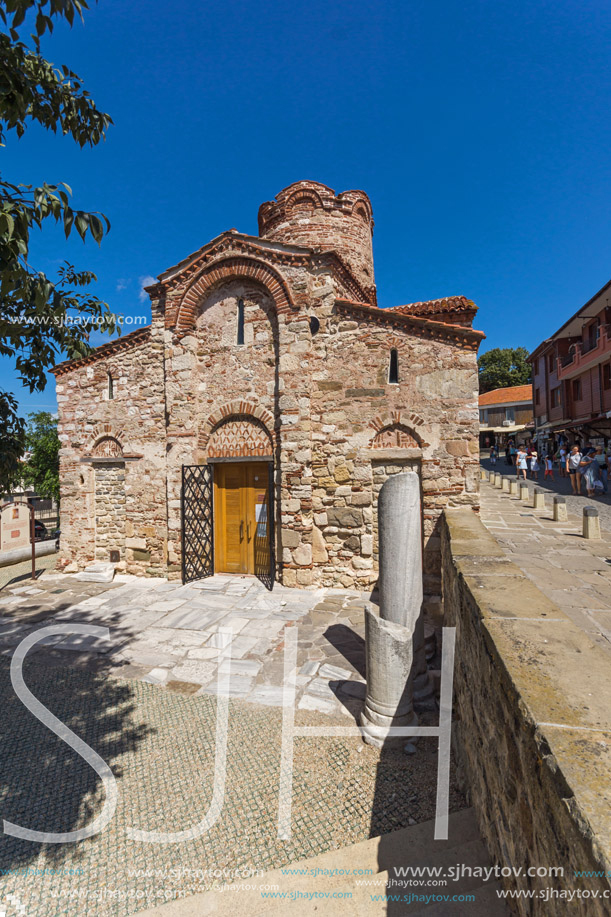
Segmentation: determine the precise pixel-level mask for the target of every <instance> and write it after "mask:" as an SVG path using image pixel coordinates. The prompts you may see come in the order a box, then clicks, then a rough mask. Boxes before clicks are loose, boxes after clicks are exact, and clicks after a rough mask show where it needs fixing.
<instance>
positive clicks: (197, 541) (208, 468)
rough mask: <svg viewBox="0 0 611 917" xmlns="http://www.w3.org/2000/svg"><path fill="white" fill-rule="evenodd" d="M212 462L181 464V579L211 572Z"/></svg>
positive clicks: (202, 575) (190, 580) (186, 581)
mask: <svg viewBox="0 0 611 917" xmlns="http://www.w3.org/2000/svg"><path fill="white" fill-rule="evenodd" d="M213 467H214V466H213V465H183V466H182V491H181V504H182V507H181V508H182V581H183V583H190V582H192V581H193V580H196V579H203V578H204V577H205V576H212V574H213V573H214V537H213V531H214V526H213V517H212V481H213V475H212V469H213Z"/></svg>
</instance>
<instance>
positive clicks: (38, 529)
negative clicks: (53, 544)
mask: <svg viewBox="0 0 611 917" xmlns="http://www.w3.org/2000/svg"><path fill="white" fill-rule="evenodd" d="M47 535H48V532H47V527H46V525H45V524H44V522H39V521H38V519H35V520H34V541H42V540H43V538H46V537H47Z"/></svg>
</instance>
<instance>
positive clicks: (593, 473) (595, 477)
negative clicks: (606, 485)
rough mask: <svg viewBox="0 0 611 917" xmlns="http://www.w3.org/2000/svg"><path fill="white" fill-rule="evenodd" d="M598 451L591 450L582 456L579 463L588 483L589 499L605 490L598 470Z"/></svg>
mask: <svg viewBox="0 0 611 917" xmlns="http://www.w3.org/2000/svg"><path fill="white" fill-rule="evenodd" d="M599 449H600V446H599ZM597 451H598V450H592V449H590V450H589V451H588V452H587V453H586V454H585V455H582V457H581V461H580V463H579V470H580V472H581V474H582V475H583V477H584V479H585V482H586V490H587V491H588V497H594V496H595V495H596V491H597V490H600V491H602V489H603V485H602V481H601V480H600V472H599V470H598V462H597V460H596V454H597Z"/></svg>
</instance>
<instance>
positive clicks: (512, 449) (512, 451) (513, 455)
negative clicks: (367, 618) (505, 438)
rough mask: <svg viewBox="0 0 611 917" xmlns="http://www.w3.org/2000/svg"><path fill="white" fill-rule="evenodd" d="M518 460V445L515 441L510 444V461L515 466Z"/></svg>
mask: <svg viewBox="0 0 611 917" xmlns="http://www.w3.org/2000/svg"><path fill="white" fill-rule="evenodd" d="M515 460H516V444H515V443H514V441H513V440H511V442H510V443H509V461H510V463H511V464H512V465H513V464H514V462H515Z"/></svg>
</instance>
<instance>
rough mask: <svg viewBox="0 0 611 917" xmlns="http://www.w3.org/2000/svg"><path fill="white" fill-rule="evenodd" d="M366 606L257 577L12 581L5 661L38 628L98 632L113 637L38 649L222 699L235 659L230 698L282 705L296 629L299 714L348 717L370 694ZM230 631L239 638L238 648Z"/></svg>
mask: <svg viewBox="0 0 611 917" xmlns="http://www.w3.org/2000/svg"><path fill="white" fill-rule="evenodd" d="M366 600H367V599H366V598H365V597H364V596H362V595H361V594H359V593H357V592H345V591H340V590H335V589H318V590H315V591H307V590H304V589H289V588H284V587H282V586H275V588H274V590H273V592H271V593H270V592H268V591H267V590H266V589H265V587H264V585H263V584H262V583H260V582H259V580H257V579H255V578H254V577H240V576H221V575H216V576H213V577H210V578H209V579H205V580H200V581H198V582H196V583H191V584H189V585H187V586H183V585H181V584H179V583H168V582H166V581H165V580H162V579H158V578H151V579H147V578H141V577H134V576H118V577H116V578H115V581H114V582H113V583H112V584H111V585H110V586H107V585H101V584H95V583H85V582H82V581H79V580H77V579H76V578H75V576H74V575H66V574H57V573H53V572H52V571H47V572H46V573H45V574H44V575H43V576H41V577H40V578H39V580H38V581H37V582H36V583H35V584H33V583H32V582H31V581H30V580H23V581H18V582H16V583H15V582H13V583H10V584H9V585H7V586H6V587H5V588H4V589H3V590H2V591H1V592H0V613H1V617H0V652H4V653H10V652H12V649H13V648H14V646H15V645H16V644H17V643H18V642H19V641H20V640H21V639H23V637H24V636H26V634H28V633H30V632H31V631H32V630H35V629H38V628H40V627H41V626H46V625H51V624H69V623H70V622H80V623H91V624H100V625H103V626H106V627H108V628H109V629H110V640H105V639H100V638H97V637H91V636H81V635H76V634H75V635H70V636H66V637H61V636H59V637H50V638H48V640H47V645H46V646H43V647H41V649H40V650H39V652H43V653H45V654H46V656H47V657H49V661H53V660H55V661H56V662H57V663H59V664H65V653H66V652H69V653H70V654H71V655H72V656H73V657H74V662H75V663H76V664H83V665H89V666H93V667H96V668H99V667H100V666H101V665H103V666H104V668H105V669H106V670H107V671H109V672H112V673H114V674H121V675H122V676H123V677H130V678H139V679H142V680H144V681H147V682H151V683H153V684H163V685H166V686H167V687H168V688H170V689H171V690H173V691H177V692H180V693H183V694H193V693H196V692H198V691H201V692H204V693H211V694H215V693H216V691H217V682H218V675H219V671H220V672H221V674H222V673H224V672H225V671H226V669H227V666H228V659H229V658H231V687H230V692H231V695H232V696H234V697H240V698H243V699H244V700H247V701H249V702H252V703H257V704H263V705H267V706H280V705H281V704H282V690H283V689H282V684H283V672H284V669H283V648H284V643H283V632H284V628H285V627H286V626H287V625H292V624H297V625H298V637H299V642H298V658H297V662H298V666H299V670H298V676H297V701H298V707H299V708H300V709H306V710H318V711H319V712H321V713H334V712H337V713H343V714H345V715H347V716H351V715H352V713H351V711H352V708H353V707H354V703H355V701H358V700H360V699H362V698H363V697H364V694H365V684H364V676H365V646H364V606H365V602H366ZM223 627H230V628H231V629H232V631H233V634H234V636H233V638H232V640H231V643H230V644H229V639H230V638H229V637H228V636H227V635H226V634H223V633H219V631H220V629H221V628H223ZM49 644H51V645H52V648H51V646H49ZM228 644H229V645H228Z"/></svg>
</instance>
